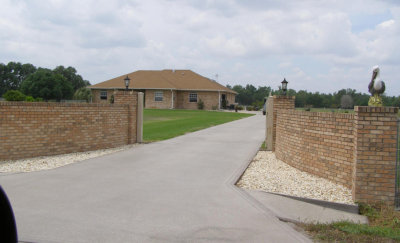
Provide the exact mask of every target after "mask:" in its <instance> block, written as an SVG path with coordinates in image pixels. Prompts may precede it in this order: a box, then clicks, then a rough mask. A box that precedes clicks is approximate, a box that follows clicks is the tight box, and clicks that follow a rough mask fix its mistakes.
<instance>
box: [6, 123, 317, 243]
mask: <svg viewBox="0 0 400 243" xmlns="http://www.w3.org/2000/svg"><path fill="white" fill-rule="evenodd" d="M264 134H265V116H261V115H256V116H253V117H250V118H246V119H242V120H238V121H234V122H231V123H227V124H223V125H220V126H216V127H212V128H209V129H205V130H202V131H198V132H195V133H190V134H187V135H184V136H180V137H177V138H174V139H170V140H166V141H162V142H157V143H152V144H147V145H143V146H138V147H135V148H133V149H130V150H126V151H123V152H118V153H115V154H110V155H106V156H103V157H98V158H94V159H90V160H86V161H82V162H78V163H75V164H72V165H67V166H64V167H60V168H57V169H53V170H48V171H40V172H31V173H19V174H10V175H0V184H1V185H2V186H3V189H4V190H5V191H6V193H7V194H8V196H9V199H10V201H11V203H12V206H13V208H14V212H15V216H16V221H17V227H18V235H19V240H21V241H28V242H310V240H309V239H308V238H307V237H305V236H304V235H302V234H301V233H299V232H297V231H295V230H294V229H292V228H291V227H290V226H289V225H287V224H285V223H283V222H281V221H279V220H278V219H277V218H276V217H274V216H273V213H272V212H270V211H269V210H268V209H267V208H265V207H262V206H261V204H259V203H258V202H257V201H256V200H255V199H254V198H252V197H251V196H249V194H247V193H245V192H244V191H243V190H242V189H239V188H237V187H235V186H234V185H233V184H234V183H235V181H236V180H237V179H238V177H239V176H240V174H241V173H242V172H243V170H244V169H245V168H246V166H247V164H248V162H249V161H250V160H251V159H252V158H253V156H254V155H255V154H256V152H257V150H258V148H259V146H260V144H261V142H262V140H263V138H264Z"/></svg>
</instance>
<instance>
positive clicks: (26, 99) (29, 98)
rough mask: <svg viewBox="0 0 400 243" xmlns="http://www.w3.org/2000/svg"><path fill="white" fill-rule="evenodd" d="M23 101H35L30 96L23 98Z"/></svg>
mask: <svg viewBox="0 0 400 243" xmlns="http://www.w3.org/2000/svg"><path fill="white" fill-rule="evenodd" d="M25 101H27V102H35V101H36V100H35V98H33V97H32V96H26V97H25Z"/></svg>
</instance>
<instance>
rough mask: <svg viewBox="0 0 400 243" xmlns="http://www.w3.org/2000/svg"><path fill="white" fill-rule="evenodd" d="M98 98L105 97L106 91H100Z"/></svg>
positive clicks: (103, 98)
mask: <svg viewBox="0 0 400 243" xmlns="http://www.w3.org/2000/svg"><path fill="white" fill-rule="evenodd" d="M100 99H101V100H106V99H107V91H100Z"/></svg>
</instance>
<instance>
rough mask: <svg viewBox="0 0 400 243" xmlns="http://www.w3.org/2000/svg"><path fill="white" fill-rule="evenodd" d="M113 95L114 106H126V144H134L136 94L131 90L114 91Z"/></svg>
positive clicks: (135, 133) (135, 134) (135, 135)
mask: <svg viewBox="0 0 400 243" xmlns="http://www.w3.org/2000/svg"><path fill="white" fill-rule="evenodd" d="M113 95H114V104H121V105H127V106H128V107H127V109H128V144H132V143H136V140H137V131H136V130H137V125H136V122H137V105H138V93H137V92H135V91H131V90H129V91H126V90H115V91H114V94H113Z"/></svg>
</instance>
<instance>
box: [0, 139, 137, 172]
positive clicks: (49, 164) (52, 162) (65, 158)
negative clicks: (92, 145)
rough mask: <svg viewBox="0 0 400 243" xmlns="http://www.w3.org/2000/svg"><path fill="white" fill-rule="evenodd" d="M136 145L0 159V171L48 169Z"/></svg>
mask: <svg viewBox="0 0 400 243" xmlns="http://www.w3.org/2000/svg"><path fill="white" fill-rule="evenodd" d="M135 146H138V145H137V144H130V145H125V146H121V147H116V148H110V149H101V150H95V151H86V152H79V153H71V154H61V155H55V156H42V157H36V158H30V159H19V160H7V161H0V173H5V172H9V173H10V172H14V173H15V172H31V171H39V170H49V169H54V168H57V167H61V166H64V165H68V164H72V163H75V162H78V161H82V160H86V159H91V158H95V157H99V156H102V155H106V154H111V153H115V152H119V151H122V150H125V149H129V148H132V147H135Z"/></svg>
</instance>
